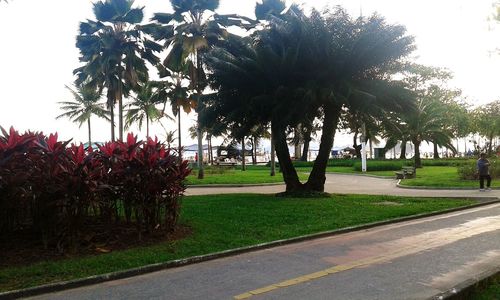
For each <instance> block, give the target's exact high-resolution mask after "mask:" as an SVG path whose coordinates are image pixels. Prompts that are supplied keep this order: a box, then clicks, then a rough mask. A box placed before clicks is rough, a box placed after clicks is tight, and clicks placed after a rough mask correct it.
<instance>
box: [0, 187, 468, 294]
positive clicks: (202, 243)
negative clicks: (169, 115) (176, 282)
mask: <svg viewBox="0 0 500 300" xmlns="http://www.w3.org/2000/svg"><path fill="white" fill-rule="evenodd" d="M384 201H391V202H397V203H399V204H400V205H384V204H382V203H381V202H384ZM473 203H475V202H474V201H472V200H457V199H425V198H405V197H389V196H367V195H333V196H332V197H330V198H319V199H294V198H278V197H274V196H272V195H255V194H235V195H211V196H191V197H186V198H185V199H184V200H183V203H182V213H181V223H182V224H184V225H187V226H190V227H191V228H192V230H193V234H192V235H190V236H188V237H187V238H185V239H182V240H178V241H175V242H162V243H159V244H156V245H152V246H145V247H140V248H134V249H129V250H122V251H115V252H111V253H108V254H100V255H95V256H86V257H79V258H65V259H61V260H58V261H47V262H42V263H37V264H34V265H29V266H17V267H10V268H3V269H0V291H7V290H13V289H19V288H26V287H31V286H36V285H40V284H45V283H50V282H57V281H61V280H69V279H75V278H82V277H86V276H91V275H96V274H102V273H108V272H114V271H120V270H125V269H129V268H134V267H139V266H143V265H147V264H153V263H159V262H166V261H169V260H173V259H179V258H185V257H190V256H194V255H201V254H208V253H213V252H217V251H222V250H227V249H232V248H237V247H243V246H249V245H255V244H259V243H263V242H270V241H273V240H279V239H285V238H291V237H296V236H300V235H305V234H312V233H317V232H322V231H327V230H334V229H339V228H344V227H348V226H354V225H360V224H366V223H370V222H375V221H382V220H388V219H392V218H397V217H402V216H409V215H414V214H419V213H425V212H433V211H439V210H444V209H449V208H454V207H459V206H466V205H470V204H473Z"/></svg>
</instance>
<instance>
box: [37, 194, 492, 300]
mask: <svg viewBox="0 0 500 300" xmlns="http://www.w3.org/2000/svg"><path fill="white" fill-rule="evenodd" d="M332 217H335V216H332ZM499 245H500V204H492V205H488V206H484V207H479V208H474V209H469V210H466V211H460V212H455V213H450V214H446V215H440V216H434V217H428V218H424V219H419V220H413V221H408V222H404V223H397V224H392V225H386V226H379V227H375V228H372V229H368V230H363V231H357V232H351V233H346V234H341V235H337V236H332V237H327V238H320V239H316V240H312V241H306V242H301V243H295V244H290V245H286V246H281V247H276V248H272V249H267V250H261V251H256V252H251V253H246V254H241V255H238V256H233V257H228V258H222V259H217V260H212V261H207V262H203V263H199V264H194V265H189V266H184V267H180V268H175V269H170V270H165V271H160V272H155V273H151V274H146V275H142V276H137V277H132V278H128V279H123V280H116V281H111V282H106V283H102V284H97V285H93V286H88V287H83V288H78V289H74V290H69V291H63V292H59V293H53V294H48V295H43V296H41V297H38V298H37V299H176V300H183V299H204V300H205V299H287V300H288V299H291V300H293V299H312V300H314V299H350V300H355V299H363V300H365V299H398V300H399V299H428V298H429V297H433V296H434V295H436V294H438V293H440V292H443V291H446V290H448V289H450V288H452V287H453V286H455V285H456V284H459V283H461V282H463V281H465V280H467V279H469V278H473V277H475V276H477V275H479V274H481V273H482V272H485V271H488V270H494V268H498V267H500V248H499Z"/></svg>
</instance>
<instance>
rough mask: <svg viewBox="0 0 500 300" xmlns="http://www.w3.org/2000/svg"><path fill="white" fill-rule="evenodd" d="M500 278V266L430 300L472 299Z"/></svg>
mask: <svg viewBox="0 0 500 300" xmlns="http://www.w3.org/2000/svg"><path fill="white" fill-rule="evenodd" d="M496 278H500V266H498V267H496V268H494V269H492V270H489V271H486V272H484V273H481V274H479V275H478V276H477V277H476V278H471V279H469V280H466V281H464V282H462V283H460V284H458V285H456V286H454V287H453V288H451V289H449V290H447V291H445V292H442V293H440V294H437V295H436V296H433V297H431V298H429V299H428V300H445V299H446V300H468V299H472V298H471V297H472V296H473V295H474V293H475V291H476V290H477V289H478V288H482V287H484V286H486V285H488V284H489V283H490V282H492V281H493V280H494V279H496Z"/></svg>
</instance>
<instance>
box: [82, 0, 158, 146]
mask: <svg viewBox="0 0 500 300" xmlns="http://www.w3.org/2000/svg"><path fill="white" fill-rule="evenodd" d="M133 4H134V1H133V0H105V1H98V2H96V3H94V15H95V20H87V21H86V22H82V23H81V24H80V32H79V34H78V36H77V38H76V46H77V48H78V49H79V50H80V53H81V56H80V61H81V62H82V63H84V65H83V66H82V67H80V68H77V69H75V70H74V73H75V74H76V75H78V79H77V81H76V82H77V84H78V85H80V84H85V85H87V86H89V87H91V88H97V89H99V91H102V90H103V89H105V90H106V96H107V105H108V108H109V110H110V115H111V139H112V140H114V139H115V131H114V127H115V115H114V107H115V104H116V103H118V136H119V139H120V140H123V127H124V124H123V117H124V116H123V97H126V96H128V95H129V92H130V91H131V90H132V89H139V84H140V83H146V82H147V81H148V68H147V66H146V61H149V62H150V63H151V64H153V65H156V64H157V63H158V62H159V60H158V58H157V57H156V56H155V54H154V52H157V51H161V50H162V47H161V45H159V44H156V43H155V42H153V41H151V40H149V39H147V38H146V37H145V35H144V34H143V33H142V31H141V27H140V25H139V24H140V23H141V22H142V19H143V9H144V7H142V8H133V7H132V6H133Z"/></svg>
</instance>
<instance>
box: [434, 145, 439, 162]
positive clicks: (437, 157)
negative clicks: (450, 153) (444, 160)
mask: <svg viewBox="0 0 500 300" xmlns="http://www.w3.org/2000/svg"><path fill="white" fill-rule="evenodd" d="M433 144H434V149H433V150H434V156H433V157H434V159H439V151H438V144H437V143H436V142H433Z"/></svg>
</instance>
